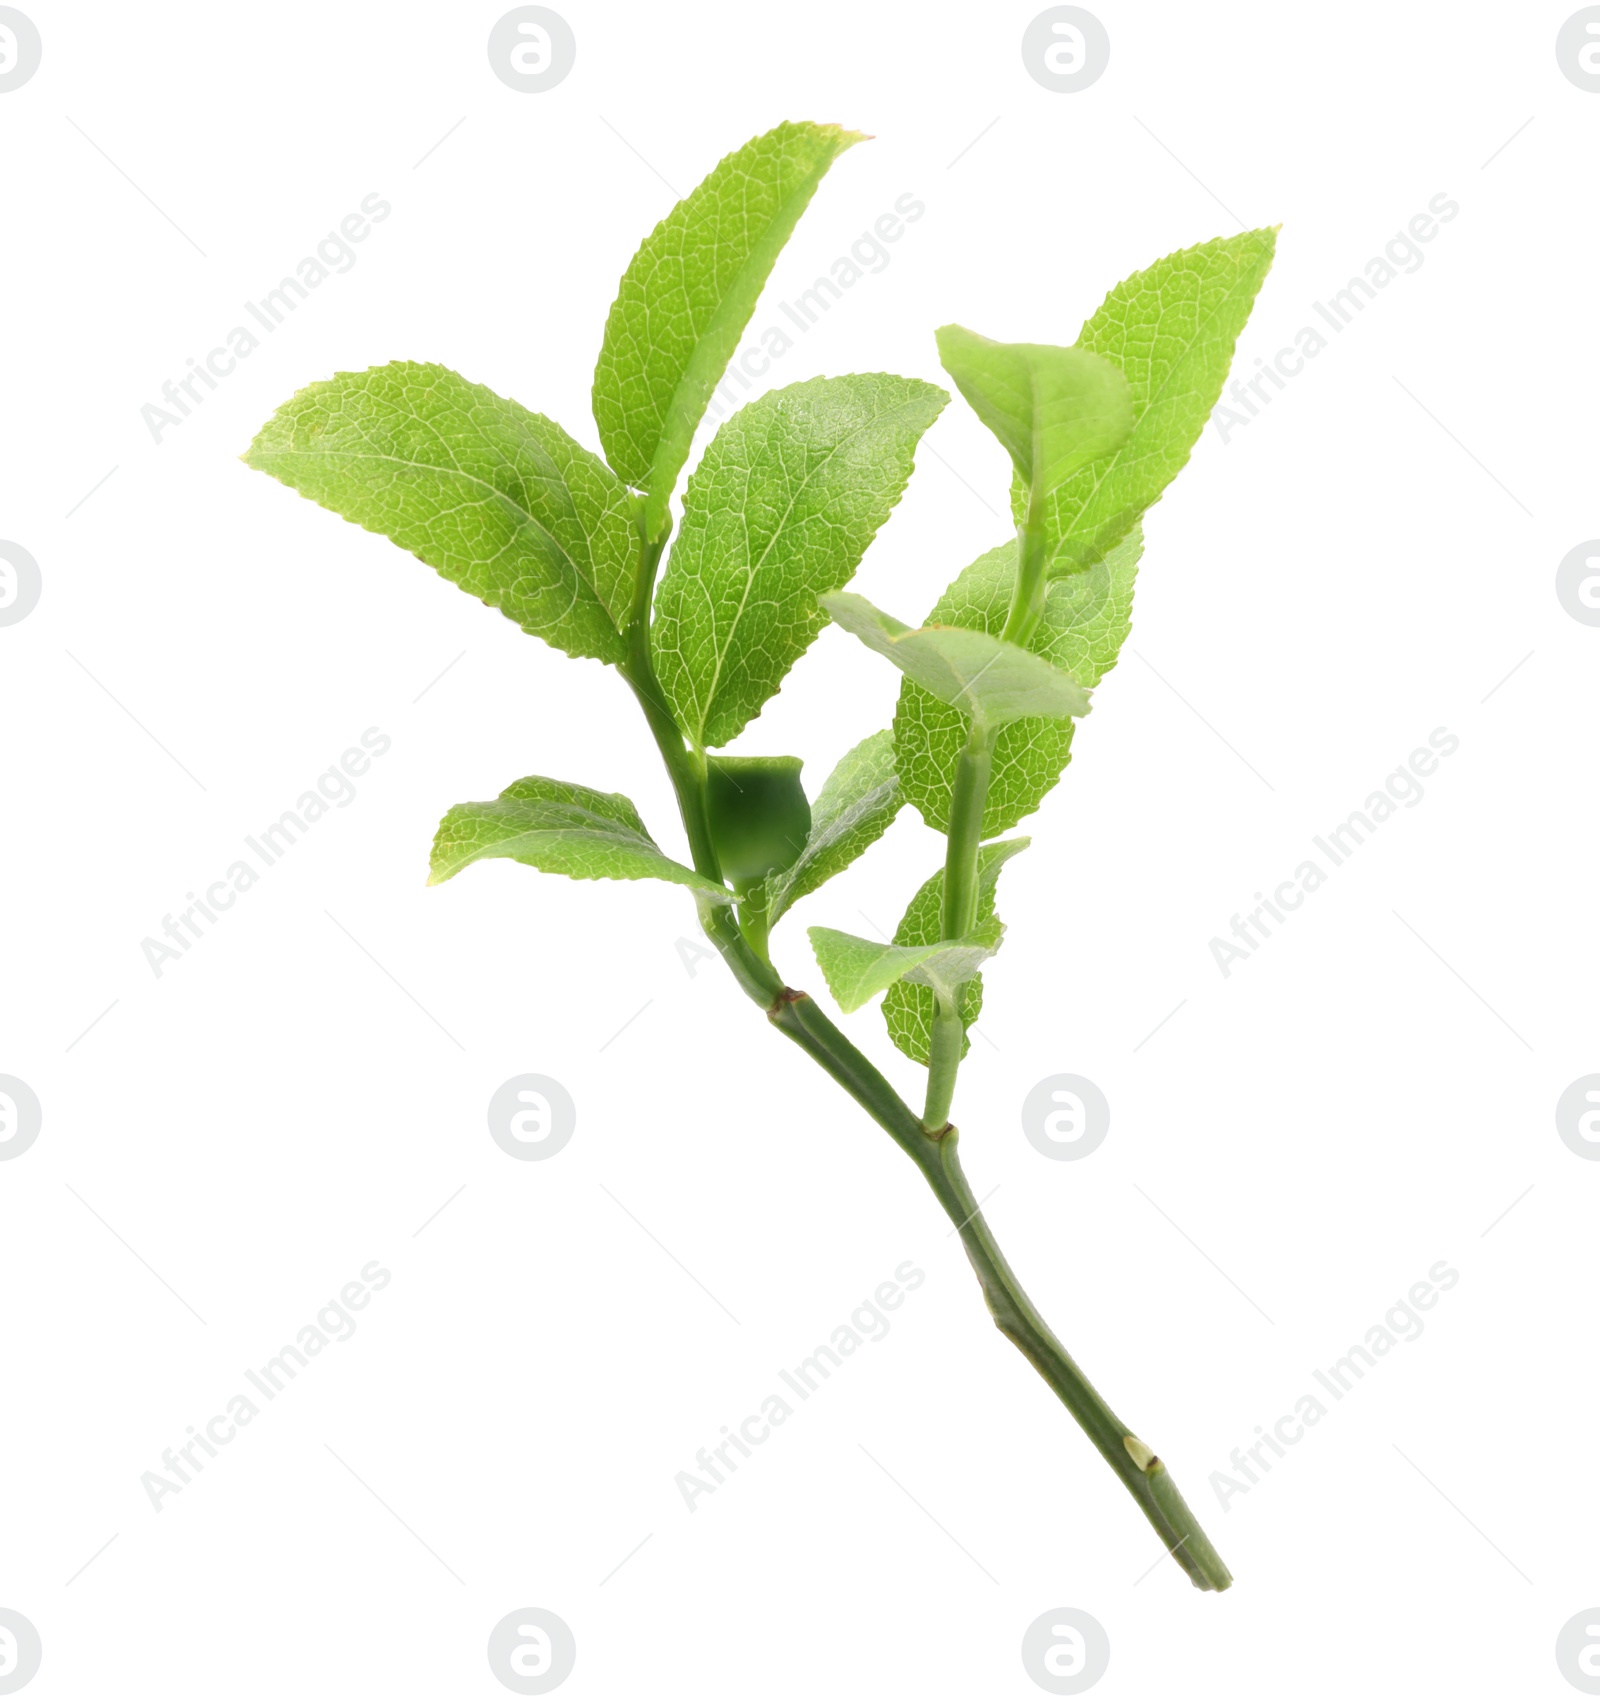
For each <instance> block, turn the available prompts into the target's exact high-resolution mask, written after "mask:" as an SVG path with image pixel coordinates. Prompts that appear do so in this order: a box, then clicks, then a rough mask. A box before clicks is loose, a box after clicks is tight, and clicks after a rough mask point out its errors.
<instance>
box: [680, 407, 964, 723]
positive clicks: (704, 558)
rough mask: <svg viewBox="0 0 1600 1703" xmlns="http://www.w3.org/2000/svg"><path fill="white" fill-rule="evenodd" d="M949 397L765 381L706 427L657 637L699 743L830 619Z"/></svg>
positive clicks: (754, 698) (748, 710)
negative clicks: (726, 416)
mask: <svg viewBox="0 0 1600 1703" xmlns="http://www.w3.org/2000/svg"><path fill="white" fill-rule="evenodd" d="M947 400H948V398H947V397H946V396H945V393H944V392H943V391H942V390H940V389H939V388H938V387H937V386H936V385H931V384H924V383H922V381H921V380H920V379H911V378H897V377H895V376H894V375H893V374H890V373H856V374H852V375H851V376H849V377H847V378H814V379H807V380H806V381H805V382H804V383H802V384H792V385H789V386H787V387H786V388H785V389H783V390H774V391H769V392H768V393H767V395H765V396H763V397H761V398H760V399H759V400H758V401H756V402H752V403H751V404H750V405H749V406H748V407H746V408H741V409H740V410H739V412H738V413H737V414H735V415H734V416H733V418H732V419H730V420H729V421H728V422H727V423H726V424H725V425H724V426H723V427H722V429H721V430H720V431H719V432H718V433H717V435H716V436H715V437H714V438H713V439H712V440H711V444H710V447H709V448H708V449H707V450H706V453H705V457H704V459H703V460H702V461H701V463H700V465H699V466H698V467H697V468H696V469H695V471H694V476H693V477H692V478H691V479H690V481H689V484H688V488H687V490H686V491H685V493H684V501H683V524H682V527H681V529H680V531H679V533H678V536H677V539H676V540H675V541H674V543H673V546H672V556H671V559H670V560H669V562H668V564H667V570H666V573H665V574H664V576H663V577H662V581H661V589H660V591H659V592H658V593H657V595H656V614H655V625H654V627H653V629H652V634H651V639H652V648H653V650H654V652H655V656H656V669H657V672H658V674H659V675H660V678H661V684H662V686H663V688H664V689H665V691H666V694H667V699H668V702H669V703H670V704H671V705H672V708H673V709H674V711H675V712H676V714H677V719H678V722H679V725H680V726H682V727H683V728H684V729H685V730H686V731H687V732H688V734H689V736H690V737H691V738H692V739H693V740H694V742H695V743H696V744H697V745H700V746H706V745H726V744H728V743H729V742H730V741H731V740H733V739H734V738H736V737H737V736H738V734H739V732H740V731H741V730H742V729H743V728H744V727H745V725H746V724H747V723H748V722H749V721H750V720H751V718H752V717H753V716H755V715H756V714H757V713H759V711H760V709H761V706H762V705H763V704H764V703H765V702H766V701H767V699H768V698H770V697H771V696H772V694H773V693H774V692H776V691H777V690H778V687H779V685H780V684H781V683H782V681H783V677H784V675H785V674H787V673H788V671H789V669H790V668H791V667H793V665H794V664H795V662H796V661H798V659H799V658H800V657H801V655H802V654H803V653H804V652H805V650H806V648H807V646H808V645H810V643H811V641H812V640H813V639H814V638H816V636H817V634H818V633H819V632H820V631H821V630H822V628H823V626H824V625H825V624H826V622H827V617H826V616H825V615H823V614H822V612H821V611H820V610H819V609H818V608H817V597H818V595H819V593H821V592H825V591H833V590H835V589H836V588H837V587H839V586H842V585H843V584H844V583H845V582H846V581H847V580H848V579H849V578H850V576H851V575H852V574H853V573H854V572H855V571H856V567H857V565H858V564H859V563H860V561H861V557H862V555H863V553H864V552H865V551H866V548H867V546H868V545H869V544H870V543H871V542H872V540H873V537H874V535H875V534H876V533H877V530H878V528H879V527H880V526H882V525H883V523H884V521H885V520H887V519H888V518H889V512H890V510H891V509H893V507H894V506H895V504H896V503H897V502H899V500H900V494H901V492H902V491H904V489H905V486H906V481H907V479H909V478H910V476H911V458H912V452H913V451H914V450H915V449H916V446H917V440H918V439H919V438H920V437H921V436H922V434H923V432H925V431H926V430H927V429H928V427H929V426H930V425H932V424H933V422H934V420H935V419H937V418H938V414H939V410H940V409H941V408H942V407H943V406H944V404H945V402H946V401H947Z"/></svg>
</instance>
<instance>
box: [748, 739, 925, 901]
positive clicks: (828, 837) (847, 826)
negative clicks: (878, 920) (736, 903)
mask: <svg viewBox="0 0 1600 1703" xmlns="http://www.w3.org/2000/svg"><path fill="white" fill-rule="evenodd" d="M904 803H905V794H904V793H903V792H901V790H900V778H899V776H898V775H896V773H895V768H894V736H893V735H892V734H891V733H890V732H889V729H888V728H884V729H883V730H882V731H881V732H879V733H874V734H872V735H870V736H869V737H868V738H866V739H863V740H862V741H861V743H860V744H859V745H857V746H855V747H853V748H852V749H851V750H849V751H846V752H845V754H844V756H842V757H841V758H840V759H839V762H838V764H837V766H836V767H835V769H834V771H833V773H832V774H831V775H829V776H828V778H827V780H825V781H824V782H823V783H822V791H821V792H819V793H818V794H817V797H816V800H815V802H814V803H813V804H812V806H811V832H810V834H808V835H807V836H806V843H805V845H804V846H803V847H802V848H801V852H800V855H799V857H797V858H796V859H795V860H794V862H793V863H792V864H790V865H789V867H788V868H787V869H780V870H778V871H777V872H776V873H774V874H772V875H769V876H768V877H767V891H766V905H765V909H766V914H767V926H768V927H769V928H770V927H771V926H772V924H773V923H775V922H776V921H777V920H778V918H779V917H781V916H782V915H783V913H784V912H785V911H786V910H788V909H789V907H790V906H791V905H792V904H794V902H795V901H796V900H797V899H803V898H804V897H805V896H806V894H807V893H814V892H815V891H816V890H817V888H819V887H820V886H821V885H822V884H823V882H824V881H827V880H830V879H831V878H832V877H833V876H835V875H837V874H838V873H839V871H840V870H841V869H845V868H848V867H849V865H850V864H852V863H854V862H855V860H856V859H857V858H858V857H860V856H861V854H862V852H864V851H865V850H866V849H867V847H868V846H870V845H871V844H872V843H873V841H874V840H876V839H878V838H879V837H880V836H881V835H883V834H884V833H885V832H886V831H887V830H888V828H889V825H890V824H891V823H892V822H893V821H894V819H895V817H896V816H898V815H899V814H900V808H901V806H902V805H903V804H904Z"/></svg>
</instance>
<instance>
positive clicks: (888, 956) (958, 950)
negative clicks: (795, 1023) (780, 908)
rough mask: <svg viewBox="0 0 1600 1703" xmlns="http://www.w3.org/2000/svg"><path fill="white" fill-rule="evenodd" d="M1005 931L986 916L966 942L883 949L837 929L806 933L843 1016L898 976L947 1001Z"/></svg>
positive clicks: (812, 929)
mask: <svg viewBox="0 0 1600 1703" xmlns="http://www.w3.org/2000/svg"><path fill="white" fill-rule="evenodd" d="M1004 932H1005V930H1004V928H1003V927H1002V926H1001V924H1000V922H999V921H998V920H997V919H996V918H994V917H990V918H989V919H988V920H987V921H985V922H982V923H980V924H979V925H978V927H977V928H976V929H974V930H973V932H972V933H971V934H970V935H969V936H968V937H967V938H966V939H965V940H939V941H935V942H933V943H932V944H931V945H928V946H881V945H879V943H878V942H877V941H875V940H863V939H862V938H861V936H860V935H858V934H844V933H842V932H841V931H840V930H839V929H836V928H808V929H807V930H806V934H807V935H808V936H809V937H810V940H811V950H812V951H813V952H814V953H815V954H816V956H817V963H818V965H819V966H820V967H821V970H822V974H823V977H824V979H825V980H826V981H827V984H828V992H829V993H831V994H832V995H833V997H834V999H835V1000H836V1001H837V1002H838V1005H839V1009H840V1010H841V1011H845V1012H850V1011H859V1010H860V1009H861V1007H862V1006H863V1005H865V1004H866V1003H867V1001H868V1000H869V999H871V998H872V997H873V996H874V995H875V994H880V993H882V992H883V991H884V989H885V988H888V987H892V986H893V985H894V983H896V982H897V981H899V980H901V978H902V977H904V978H906V979H908V980H911V981H915V982H917V983H919V984H921V985H922V986H924V987H926V988H929V989H931V990H932V991H934V992H935V993H938V994H942V995H944V996H945V997H947V998H948V997H951V996H952V995H953V993H954V991H955V989H957V988H958V987H959V986H960V985H961V983H963V982H965V981H969V980H970V979H971V978H972V977H973V976H974V975H975V974H976V973H977V969H978V966H979V965H980V964H981V963H982V962H983V961H984V959H985V958H992V957H993V956H994V954H995V952H996V950H997V949H998V948H999V945H1000V937H1001V935H1002V934H1004Z"/></svg>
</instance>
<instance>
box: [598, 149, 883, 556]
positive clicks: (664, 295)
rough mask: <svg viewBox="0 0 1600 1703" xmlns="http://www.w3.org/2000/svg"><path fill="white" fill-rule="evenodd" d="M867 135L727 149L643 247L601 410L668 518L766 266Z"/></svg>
mask: <svg viewBox="0 0 1600 1703" xmlns="http://www.w3.org/2000/svg"><path fill="white" fill-rule="evenodd" d="M863 140H865V138H864V137H863V136H862V135H861V134H860V132H858V131H855V130H842V129H840V127H839V126H838V125H837V124H780V125H779V126H778V127H777V129H776V130H769V131H768V132H767V133H766V134H765V135H764V136H757V137H755V138H754V140H752V141H749V142H746V143H745V145H744V146H743V147H742V148H739V149H736V150H735V151H734V152H733V153H731V154H729V155H728V156H727V158H726V159H724V160H723V161H722V162H721V163H720V164H719V165H718V166H717V167H716V169H715V170H714V171H713V172H712V173H711V175H710V176H709V177H708V178H707V179H706V180H705V181H704V182H703V183H702V184H701V185H700V186H699V188H698V189H695V190H693V191H691V192H690V193H689V194H688V195H686V196H685V197H684V199H683V200H682V201H680V202H679V203H678V204H677V206H676V207H674V208H673V209H672V211H671V212H670V213H668V214H667V216H666V218H664V219H663V220H662V221H661V223H660V224H659V225H657V226H656V228H655V229H654V230H653V231H652V232H651V233H650V235H649V236H647V237H646V238H645V239H644V241H643V242H642V243H641V244H640V245H639V249H638V252H637V253H636V254H635V255H634V257H633V259H632V260H630V261H629V262H628V269H627V271H626V272H624V273H623V275H622V282H621V284H620V285H619V286H618V288H617V299H616V301H615V302H613V303H612V305H611V313H610V315H609V317H608V318H607V320H606V329H605V336H604V339H603V340H602V342H601V345H600V359H599V361H598V362H597V363H596V366H595V372H594V417H595V422H596V424H597V425H598V426H599V428H600V442H601V444H602V445H603V446H604V448H605V452H606V457H607V459H608V460H609V461H610V463H611V465H612V466H613V467H614V468H615V469H616V470H617V472H618V474H619V475H620V476H621V477H622V478H623V479H625V480H627V482H628V483H629V484H630V485H634V486H636V487H637V488H638V489H640V490H642V491H643V492H644V493H645V495H646V498H647V506H646V510H645V525H646V528H647V530H648V532H649V535H650V536H651V537H652V538H656V537H659V536H660V535H661V531H662V529H663V527H664V526H665V524H666V519H667V500H668V498H669V497H670V496H671V495H672V488H673V486H674V485H675V484H676V483H677V479H678V474H679V473H680V471H682V468H683V464H684V461H685V460H686V459H687V458H688V454H689V445H690V442H691V441H692V440H693V438H694V434H695V428H696V427H697V426H698V425H699V424H700V419H701V416H702V415H703V414H704V413H705V409H706V403H707V402H708V401H709V400H710V397H711V393H712V391H714V390H715V389H716V387H717V385H718V384H719V383H720V382H721V380H722V373H723V369H724V368H725V367H726V366H727V364H728V361H729V359H730V357H731V356H732V354H733V352H734V350H735V349H736V348H737V347H738V343H739V339H740V337H741V336H742V335H743V334H744V328H745V326H746V325H747V324H748V323H749V321H750V315H751V314H752V313H753V312H754V311H755V305H756V298H757V297H758V296H759V295H760V294H761V289H762V286H763V285H764V284H765V283H766V281H767V275H768V274H769V273H770V272H771V271H772V264H773V262H774V261H775V260H776V259H777V257H778V253H779V251H780V250H781V249H782V247H783V245H784V244H785V243H786V242H787V241H788V240H789V235H790V233H791V232H792V231H793V230H794V227H795V225H796V224H797V223H798V221H799V218H800V215H801V214H802V213H803V212H804V211H805V210H806V206H807V204H808V203H809V202H810V200H811V197H812V195H813V194H815V192H816V188H817V185H818V184H819V183H820V182H821V181H822V178H823V175H824V173H826V171H827V169H828V167H829V166H831V165H832V164H833V162H834V161H835V160H836V159H837V158H838V157H839V155H840V154H842V153H843V152H844V151H845V149H846V148H849V147H851V146H852V145H853V144H854V143H856V142H860V141H863Z"/></svg>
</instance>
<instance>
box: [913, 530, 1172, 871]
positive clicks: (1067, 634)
mask: <svg viewBox="0 0 1600 1703" xmlns="http://www.w3.org/2000/svg"><path fill="white" fill-rule="evenodd" d="M1143 548H1144V534H1143V532H1142V530H1141V529H1140V528H1139V527H1137V526H1136V527H1135V528H1134V529H1133V531H1132V532H1131V533H1130V534H1129V535H1128V537H1126V538H1125V539H1124V540H1123V541H1122V542H1121V543H1120V544H1119V545H1118V546H1117V547H1116V549H1114V550H1113V551H1112V552H1111V554H1110V555H1109V556H1107V557H1106V558H1105V560H1104V561H1102V562H1099V563H1097V564H1096V565H1095V566H1094V567H1092V568H1090V569H1089V570H1088V571H1087V572H1086V573H1080V574H1071V575H1069V576H1068V577H1066V578H1065V579H1058V580H1052V581H1051V583H1050V586H1049V589H1048V592H1047V594H1046V597H1045V602H1044V613H1043V615H1042V616H1041V618H1040V621H1039V625H1038V627H1037V629H1036V630H1035V632H1034V634H1033V637H1032V639H1031V640H1030V641H1029V648H1030V649H1031V650H1035V651H1037V652H1038V653H1039V654H1040V655H1041V656H1043V657H1046V658H1047V659H1048V660H1049V661H1051V662H1053V663H1054V664H1055V665H1056V667H1058V668H1064V669H1066V670H1067V672H1068V673H1070V674H1071V675H1072V677H1073V679H1075V680H1079V681H1081V682H1082V683H1083V684H1084V685H1085V686H1086V687H1093V686H1097V685H1098V684H1099V683H1100V681H1101V679H1102V678H1103V677H1104V676H1105V675H1106V674H1108V673H1109V672H1110V671H1111V669H1112V668H1113V667H1114V666H1115V665H1116V660H1117V652H1118V651H1119V650H1120V649H1121V647H1122V642H1123V640H1124V639H1126V638H1127V636H1128V631H1129V628H1130V627H1131V626H1132V624H1133V582H1134V578H1135V575H1136V574H1137V572H1138V568H1139V556H1140V552H1141V551H1142V550H1143ZM1016 574H1017V547H1016V545H1015V544H1002V545H1001V546H1000V547H999V548H998V549H995V550H990V551H989V552H988V553H987V554H986V555H983V556H980V557H979V558H978V559H977V561H975V562H974V563H973V564H972V565H971V566H970V567H968V568H965V569H963V571H962V572H961V573H960V574H959V575H958V576H957V578H956V580H955V581H954V583H953V584H952V585H951V586H950V587H949V588H948V589H947V590H946V592H945V594H944V596H943V597H941V598H940V599H939V601H938V602H937V603H936V604H935V605H934V606H933V610H932V612H931V613H930V614H929V616H928V619H929V621H930V622H934V621H941V622H950V623H951V624H953V625H957V626H962V627H973V628H976V629H978V630H979V631H981V632H988V633H998V632H999V631H1000V630H1001V629H1002V628H1003V627H1004V626H1005V624H1006V615H1007V613H1008V612H1009V610H1010V606H1011V587H1012V584H1013V582H1014V581H1015V579H1016ZM1073 725H1074V724H1073V723H1072V722H1070V721H1046V720H1044V719H1043V718H1042V717H1038V716H1030V717H1028V718H1027V719H1025V720H1023V721H1015V722H1012V723H1011V724H1010V725H1009V726H1008V727H1003V728H1001V730H1000V732H999V734H998V736H997V737H996V739H995V746H994V766H993V769H992V771H991V774H990V779H989V792H988V796H987V799H986V801H985V804H984V812H983V833H984V835H985V837H988V836H990V835H993V834H1003V833H1005V831H1006V830H1007V829H1008V828H1014V827H1015V826H1016V825H1017V823H1018V822H1020V821H1021V820H1022V818H1023V817H1024V816H1028V815H1031V814H1032V813H1033V812H1034V811H1035V810H1037V809H1038V808H1039V805H1040V803H1041V802H1042V801H1043V799H1044V796H1045V794H1046V793H1047V792H1049V790H1050V789H1051V787H1053V786H1054V785H1055V784H1056V782H1057V781H1058V780H1060V778H1061V773H1062V770H1064V769H1065V768H1066V766H1067V759H1068V757H1069V755H1070V754H1071V750H1072V731H1073ZM966 740H967V722H966V718H965V717H964V716H963V715H962V714H961V712H960V711H959V710H955V709H952V708H951V707H950V706H949V705H948V704H942V703H940V702H939V700H938V699H937V698H935V697H934V696H933V695H932V694H931V693H929V692H925V691H923V690H922V688H921V687H920V686H918V685H917V684H916V683H915V682H914V681H911V680H907V681H906V682H905V684H904V685H903V686H902V687H901V688H900V702H899V705H898V707H897V708H896V710H895V718H894V747H895V766H896V768H897V770H898V771H899V773H900V776H901V785H902V786H903V787H904V789H905V795H906V798H907V800H908V802H910V803H912V804H914V805H916V807H917V809H918V810H920V811H921V812H922V817H923V820H924V821H925V822H926V823H927V824H928V826H929V827H930V828H934V829H936V830H937V831H938V832H939V833H944V832H945V830H946V828H947V827H948V825H949V820H950V792H951V788H952V787H953V786H954V784H955V775H956V761H957V759H958V758H959V757H960V755H961V749H962V747H963V746H964V745H965V744H966Z"/></svg>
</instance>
